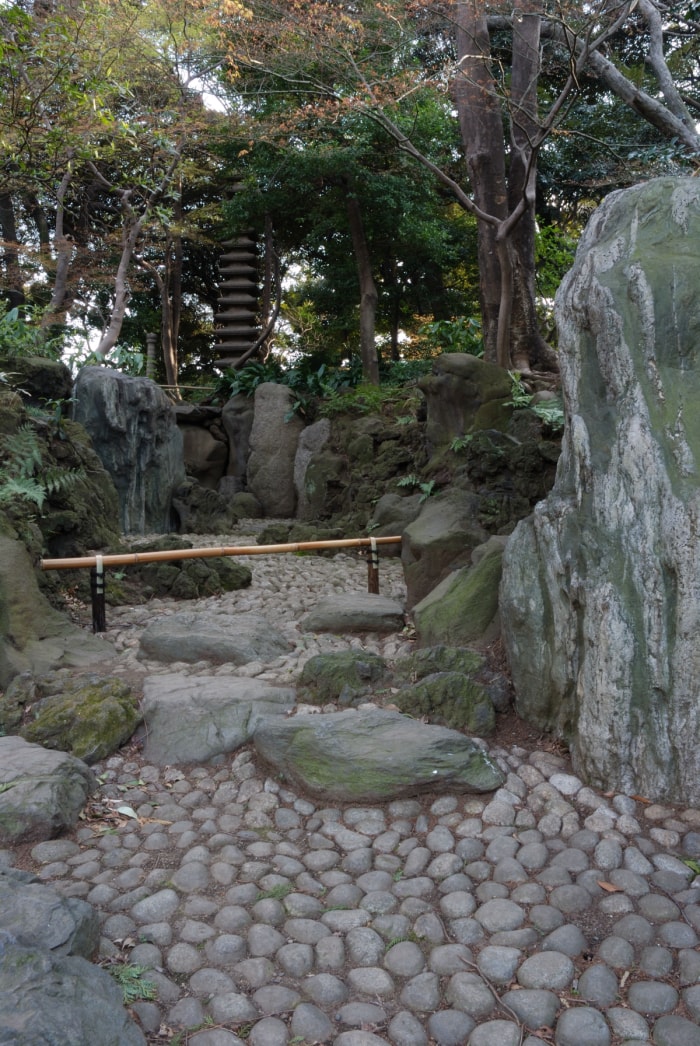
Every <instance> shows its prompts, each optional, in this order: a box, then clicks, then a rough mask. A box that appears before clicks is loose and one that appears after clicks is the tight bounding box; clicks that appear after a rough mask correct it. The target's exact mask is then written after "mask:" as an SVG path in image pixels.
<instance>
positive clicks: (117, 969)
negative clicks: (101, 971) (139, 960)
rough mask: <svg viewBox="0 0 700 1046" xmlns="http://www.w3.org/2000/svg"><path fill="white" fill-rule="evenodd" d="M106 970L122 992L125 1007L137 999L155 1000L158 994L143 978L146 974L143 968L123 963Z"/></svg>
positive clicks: (110, 966)
mask: <svg viewBox="0 0 700 1046" xmlns="http://www.w3.org/2000/svg"><path fill="white" fill-rule="evenodd" d="M107 969H108V970H109V972H110V973H111V975H112V977H114V979H115V981H116V982H117V984H118V985H119V987H120V988H121V990H122V995H123V996H124V1005H125V1006H130V1005H131V1003H133V1002H137V1001H138V1000H139V999H155V998H156V996H157V994H158V992H157V988H156V986H155V984H154V983H153V981H149V980H148V979H147V978H145V977H144V974H145V973H146V972H147V971H146V967H145V966H137V965H134V964H133V963H126V962H124V963H114V964H110V965H109V966H108V967H107Z"/></svg>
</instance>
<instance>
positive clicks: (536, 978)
mask: <svg viewBox="0 0 700 1046" xmlns="http://www.w3.org/2000/svg"><path fill="white" fill-rule="evenodd" d="M574 974H575V970H574V964H573V963H572V961H571V959H570V958H569V957H568V955H564V954H563V952H542V953H541V954H540V955H531V956H530V957H529V958H528V959H526V960H525V962H524V963H523V964H522V966H521V967H520V969H519V970H518V973H517V980H518V983H519V984H521V985H522V986H523V988H544V989H546V990H552V991H558V990H561V989H562V988H568V986H569V985H570V984H571V982H572V981H573V979H574Z"/></svg>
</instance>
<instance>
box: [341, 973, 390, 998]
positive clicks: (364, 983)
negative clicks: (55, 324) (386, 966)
mask: <svg viewBox="0 0 700 1046" xmlns="http://www.w3.org/2000/svg"><path fill="white" fill-rule="evenodd" d="M348 984H349V985H350V987H351V988H354V989H355V991H358V992H362V994H363V995H376V996H378V997H379V998H380V999H381V998H387V997H388V996H390V995H393V993H394V991H395V990H396V988H395V985H394V981H393V980H392V978H391V977H390V976H389V974H388V973H387V972H386V970H382V969H380V968H379V967H378V966H358V967H355V968H354V969H352V970H349V971H348Z"/></svg>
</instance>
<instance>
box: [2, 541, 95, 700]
mask: <svg viewBox="0 0 700 1046" xmlns="http://www.w3.org/2000/svg"><path fill="white" fill-rule="evenodd" d="M114 655H115V651H114V647H112V646H111V645H110V644H109V643H108V642H106V641H105V640H103V639H98V638H97V637H96V636H92V635H89V634H88V633H87V632H85V631H83V629H81V628H77V627H76V626H75V625H73V624H72V623H71V622H70V621H69V620H68V618H67V617H66V616H65V615H64V614H61V613H59V611H58V610H55V609H54V608H53V607H52V606H51V605H50V603H49V602H48V600H47V599H46V596H44V595H43V593H42V592H40V591H39V586H38V584H37V581H36V577H35V574H34V568H33V566H32V561H31V559H30V558H29V553H28V552H27V550H26V548H25V546H24V545H23V544H22V543H21V542H20V541H15V540H14V539H12V538H9V537H5V536H4V535H1V534H0V687H1V688H2V689H5V688H6V687H7V686H8V684H9V683H10V681H11V680H12V679H14V678H15V676H18V675H20V674H21V673H23V672H29V673H30V674H37V675H43V674H45V673H46V672H50V671H52V670H53V669H56V668H60V667H70V668H78V667H83V666H87V665H95V664H100V663H104V662H105V661H109V660H110V658H112V657H114Z"/></svg>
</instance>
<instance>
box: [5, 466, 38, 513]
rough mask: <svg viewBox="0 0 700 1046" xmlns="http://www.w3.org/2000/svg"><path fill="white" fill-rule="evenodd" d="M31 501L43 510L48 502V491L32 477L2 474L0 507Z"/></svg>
mask: <svg viewBox="0 0 700 1046" xmlns="http://www.w3.org/2000/svg"><path fill="white" fill-rule="evenodd" d="M17 500H24V501H31V502H32V504H34V505H36V507H37V508H38V509H41V508H42V507H43V505H44V502H45V501H46V490H45V489H44V487H43V486H42V485H41V484H40V483H38V482H37V481H36V480H35V479H34V478H33V477H32V476H17V477H13V476H7V475H3V474H2V473H0V505H7V504H9V503H10V502H11V501H17Z"/></svg>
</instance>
